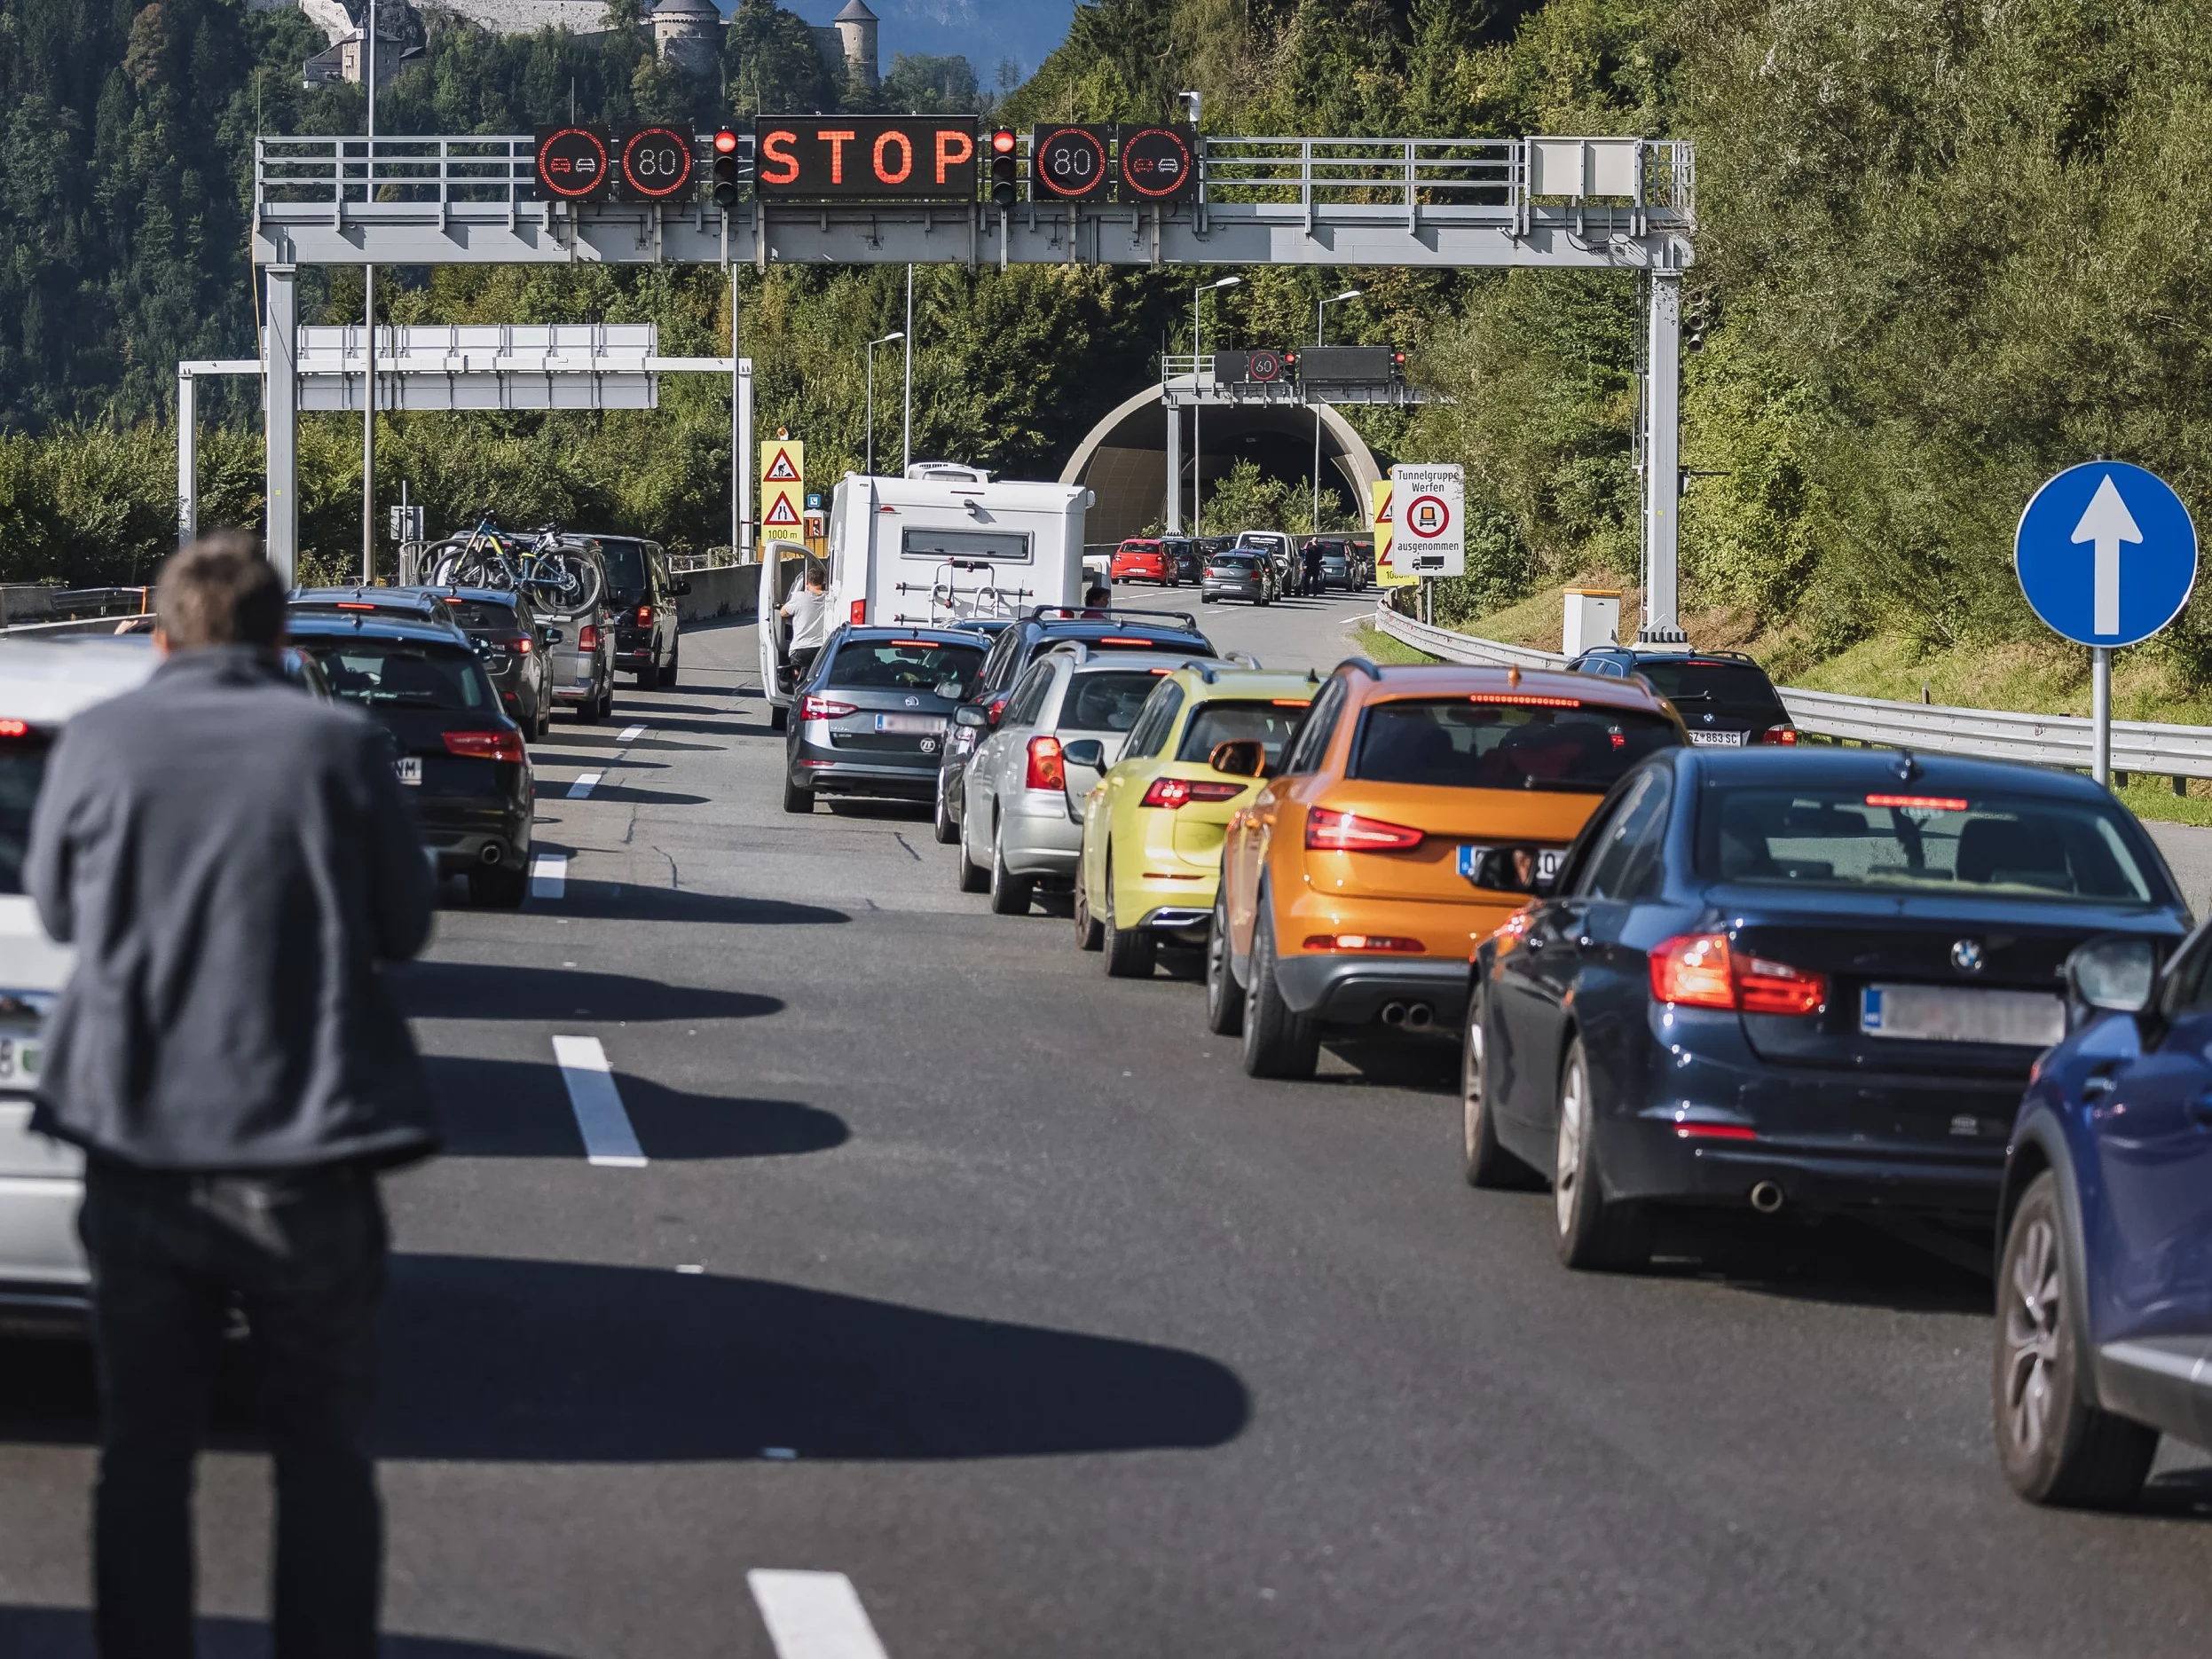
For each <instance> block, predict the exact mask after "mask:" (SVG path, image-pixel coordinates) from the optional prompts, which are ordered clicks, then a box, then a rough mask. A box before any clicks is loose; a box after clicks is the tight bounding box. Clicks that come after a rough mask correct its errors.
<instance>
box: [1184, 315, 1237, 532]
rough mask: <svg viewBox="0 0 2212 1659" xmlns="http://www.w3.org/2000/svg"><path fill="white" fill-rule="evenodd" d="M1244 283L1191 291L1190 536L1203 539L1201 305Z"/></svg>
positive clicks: (1204, 482) (1204, 480) (1203, 468)
mask: <svg viewBox="0 0 2212 1659" xmlns="http://www.w3.org/2000/svg"><path fill="white" fill-rule="evenodd" d="M1243 281H1244V279H1243V278H1242V277H1224V278H1223V279H1221V280H1220V281H1218V282H1201V283H1200V284H1199V285H1198V286H1197V287H1194V288H1193V289H1192V290H1191V534H1192V535H1193V536H1198V535H1203V534H1204V533H1205V530H1206V523H1205V519H1204V516H1203V515H1204V511H1205V501H1204V491H1205V489H1206V470H1205V456H1204V453H1203V452H1202V451H1201V449H1200V444H1199V436H1198V417H1199V412H1200V409H1201V408H1202V407H1203V406H1204V405H1203V402H1202V400H1201V398H1200V394H1199V387H1198V366H1199V361H1200V358H1201V357H1202V356H1203V355H1204V348H1203V347H1202V346H1201V345H1200V341H1199V325H1200V317H1201V316H1202V312H1201V311H1200V306H1199V302H1200V300H1202V299H1203V298H1205V296H1206V295H1208V294H1211V293H1212V292H1213V291H1214V290H1215V289H1216V288H1233V287H1238V286H1239V285H1240V284H1241V283H1242V282H1243ZM1178 487H1179V486H1178Z"/></svg>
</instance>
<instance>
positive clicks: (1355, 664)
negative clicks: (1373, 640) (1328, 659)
mask: <svg viewBox="0 0 2212 1659" xmlns="http://www.w3.org/2000/svg"><path fill="white" fill-rule="evenodd" d="M1337 666H1338V667H1339V668H1357V669H1358V671H1359V672H1361V673H1363V674H1365V675H1366V676H1367V678H1368V679H1370V680H1374V681H1375V682H1376V683H1377V684H1378V685H1379V684H1381V683H1382V670H1381V669H1380V668H1377V667H1376V666H1375V665H1374V664H1373V663H1372V662H1370V661H1369V660H1368V659H1367V658H1366V657H1346V658H1345V659H1344V660H1343V661H1342V662H1341V663H1339V664H1337Z"/></svg>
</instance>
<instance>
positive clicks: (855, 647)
mask: <svg viewBox="0 0 2212 1659" xmlns="http://www.w3.org/2000/svg"><path fill="white" fill-rule="evenodd" d="M982 666H983V650H982V648H981V647H980V646H975V645H950V644H940V643H938V642H937V641H931V640H847V641H846V642H845V643H844V644H842V645H840V646H838V654H837V656H836V657H833V658H832V659H831V660H830V671H829V672H828V673H826V674H825V675H823V681H822V683H823V685H825V686H835V687H837V688H840V689H842V690H846V691H866V690H878V689H879V690H885V691H926V692H930V693H932V694H934V693H935V692H936V690H937V688H938V687H939V686H941V685H942V684H944V682H945V681H946V680H958V681H959V682H960V685H961V693H960V695H962V696H966V695H967V691H968V688H971V687H972V686H973V685H974V684H975V678H976V672H977V671H978V670H979V669H980V668H981V667H982Z"/></svg>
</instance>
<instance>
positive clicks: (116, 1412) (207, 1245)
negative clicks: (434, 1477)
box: [78, 1157, 387, 1659]
mask: <svg viewBox="0 0 2212 1659" xmlns="http://www.w3.org/2000/svg"><path fill="white" fill-rule="evenodd" d="M78 1225H79V1228H80V1230H81V1231H82V1233H83V1238H84V1245H85V1250H86V1254H88V1255H89V1256H90V1257H91V1262H92V1273H93V1291H92V1305H93V1323H94V1334H95V1338H96V1342H97V1348H98V1365H99V1386H100V1395H101V1400H102V1403H103V1405H104V1407H105V1411H104V1413H103V1426H104V1433H103V1441H102V1445H101V1451H100V1473H99V1487H98V1494H97V1497H96V1498H95V1516H94V1522H93V1527H94V1533H95V1543H96V1554H97V1558H98V1609H99V1610H98V1636H99V1648H100V1652H101V1653H102V1655H105V1656H106V1659H189V1655H191V1654H192V1652H193V1633H192V1622H193V1561H192V1519H191V1498H192V1479H193V1457H194V1454H195V1453H196V1452H197V1451H198V1450H199V1447H200V1442H201V1435H202V1433H203V1431H204V1428H205V1426H206V1422H207V1417H208V1411H209V1399H210V1396H211V1394H212V1391H213V1388H214V1384H215V1377H216V1367H217V1364H218V1362H219V1358H220V1356H221V1353H222V1349H223V1346H224V1328H225V1325H226V1323H227V1322H228V1319H229V1317H230V1308H231V1306H232V1301H233V1299H235V1301H236V1302H237V1303H238V1305H240V1307H242V1308H243V1309H244V1310H245V1314H246V1319H247V1325H248V1329H249V1332H250V1336H251V1343H250V1346H251V1353H252V1358H253V1362H254V1371H255V1375H256V1382H257V1383H258V1385H259V1396H260V1402H261V1420H262V1423H263V1426H264V1428H265V1430H266V1432H267V1435H268V1439H269V1443H270V1449H271V1451H272V1452H273V1454H274V1457H275V1462H276V1498H277V1521H276V1534H277V1537H276V1595H275V1632H274V1633H275V1638H276V1641H275V1647H276V1653H277V1655H279V1659H374V1655H375V1652H376V1613H377V1586H378V1584H379V1583H380V1581H381V1568H382V1521H381V1516H380V1512H379V1508H378V1504H377V1498H376V1486H375V1476H374V1466H373V1464H372V1462H371V1459H370V1456H369V1452H368V1450H367V1445H366V1440H367V1431H368V1422H367V1419H368V1413H369V1410H370V1404H371V1401H372V1397H373V1394H374V1382H375V1375H374V1373H375V1363H374V1362H375V1348H374V1334H375V1333H374V1320H375V1315H376V1307H377V1302H378V1301H379V1298H380V1296H381V1293H382V1288H383V1280H384V1257H385V1251H386V1246H387V1234H386V1231H385V1225H384V1215H383V1208H382V1204H381V1202H380V1201H379V1199H378V1196H377V1190H376V1178H375V1176H374V1175H373V1174H372V1173H370V1171H369V1170H368V1169H366V1168H364V1167H363V1166H361V1165H359V1164H340V1165H326V1166H322V1167H319V1168H316V1167H311V1168H301V1169H292V1170H285V1171H279V1172H276V1173H273V1174H259V1175H209V1174H202V1173H197V1172H185V1171H177V1170H156V1169H143V1168H137V1167H134V1166H132V1165H129V1164H124V1163H121V1162H118V1161H116V1160H110V1159H104V1158H98V1157H95V1158H93V1159H92V1160H90V1162H89V1164H88V1167H87V1168H86V1171H85V1183H84V1208H83V1214H82V1216H81V1218H80V1220H79V1223H78Z"/></svg>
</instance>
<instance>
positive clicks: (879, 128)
mask: <svg viewBox="0 0 2212 1659" xmlns="http://www.w3.org/2000/svg"><path fill="white" fill-rule="evenodd" d="M752 177H753V189H754V191H755V193H758V194H760V195H761V196H765V197H767V198H768V199H770V200H786V201H973V200H975V117H974V116H972V115H954V116H926V115H799V116H793V115H775V116H770V115H762V116H759V117H757V118H756V119H755V120H754V122H753V174H752Z"/></svg>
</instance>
